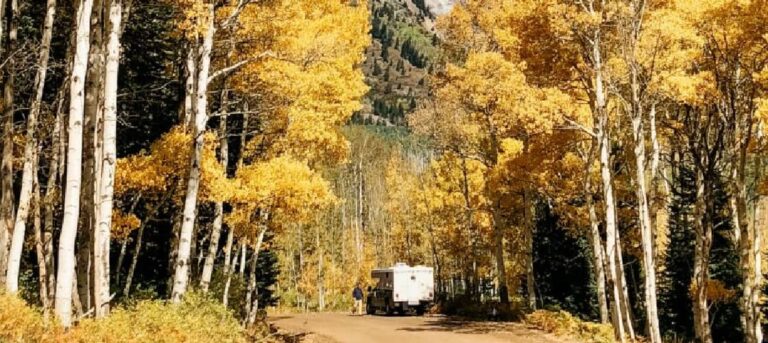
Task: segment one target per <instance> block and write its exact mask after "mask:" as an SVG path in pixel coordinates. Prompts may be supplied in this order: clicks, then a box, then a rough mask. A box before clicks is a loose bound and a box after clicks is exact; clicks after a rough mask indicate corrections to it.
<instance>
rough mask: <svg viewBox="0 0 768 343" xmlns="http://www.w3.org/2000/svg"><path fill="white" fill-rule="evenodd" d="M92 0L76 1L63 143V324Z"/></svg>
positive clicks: (68, 306) (59, 298) (67, 314)
mask: <svg viewBox="0 0 768 343" xmlns="http://www.w3.org/2000/svg"><path fill="white" fill-rule="evenodd" d="M92 7H93V0H82V1H79V2H78V4H77V14H76V21H75V31H76V32H77V35H76V39H75V54H74V56H73V65H72V75H71V77H70V102H69V129H68V134H69V139H68V145H67V172H66V174H67V176H66V189H65V193H64V219H63V220H62V226H61V235H60V238H59V256H58V271H57V277H56V281H57V282H56V315H57V317H58V318H59V320H60V321H61V324H62V325H63V326H64V327H69V326H71V325H72V285H73V279H72V276H73V274H74V272H75V270H74V269H75V261H74V259H75V251H74V250H75V236H76V235H77V223H78V218H79V216H80V186H81V180H82V174H81V171H80V167H81V164H82V149H83V136H82V133H83V105H84V102H85V99H84V97H83V93H84V88H85V87H84V86H85V84H84V81H85V75H86V72H87V68H88V66H87V63H88V62H87V61H88V51H89V49H90V28H89V25H90V17H91V9H92Z"/></svg>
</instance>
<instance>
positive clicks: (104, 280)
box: [93, 0, 123, 318]
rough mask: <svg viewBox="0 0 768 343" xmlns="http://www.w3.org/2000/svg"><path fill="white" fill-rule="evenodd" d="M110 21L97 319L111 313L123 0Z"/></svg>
mask: <svg viewBox="0 0 768 343" xmlns="http://www.w3.org/2000/svg"><path fill="white" fill-rule="evenodd" d="M108 4H109V5H108V10H109V22H108V25H107V27H108V30H107V35H108V38H107V51H106V52H107V57H106V63H105V67H104V71H105V73H104V122H103V129H102V134H103V136H102V153H101V160H97V161H96V164H99V165H100V168H97V171H100V172H101V177H100V178H99V182H98V187H99V191H98V197H99V199H97V201H96V204H97V206H96V210H98V211H99V213H97V218H98V221H97V222H96V225H97V227H96V230H95V231H94V235H95V236H94V268H93V270H94V282H93V283H94V285H93V286H94V305H95V314H96V317H97V318H100V317H104V316H106V315H107V314H109V301H110V298H111V296H110V292H109V284H110V283H109V275H110V270H109V269H110V268H109V267H110V266H109V255H110V254H109V250H110V249H109V248H110V238H111V237H110V236H111V229H112V207H113V203H114V183H115V163H116V162H117V79H118V72H119V67H120V32H119V30H120V28H121V27H122V23H121V22H122V14H123V6H122V0H111V1H109V2H108Z"/></svg>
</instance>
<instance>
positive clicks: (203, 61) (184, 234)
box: [171, 5, 215, 303]
mask: <svg viewBox="0 0 768 343" xmlns="http://www.w3.org/2000/svg"><path fill="white" fill-rule="evenodd" d="M207 12H208V23H207V24H208V30H207V31H206V33H205V37H204V38H203V44H202V46H201V49H200V69H199V71H198V79H197V94H196V96H197V101H196V104H197V108H196V111H195V127H194V130H193V137H194V142H195V143H194V144H195V146H194V149H193V152H192V156H191V161H190V165H191V166H190V172H189V181H188V183H187V194H186V198H185V199H184V221H183V222H182V225H181V232H180V234H179V249H178V254H177V257H176V271H175V273H174V278H173V290H172V293H171V300H172V301H173V302H174V303H178V302H181V299H182V297H183V296H184V294H185V293H186V291H187V285H188V283H189V258H190V251H191V248H192V247H191V243H192V233H193V231H194V226H195V219H196V209H197V193H198V190H199V186H200V159H201V157H202V156H201V155H202V150H203V143H204V139H203V133H204V132H205V125H206V123H207V121H208V112H207V111H208V94H207V93H208V74H209V71H210V65H211V49H212V48H213V35H214V32H215V27H214V8H213V5H208V11H207Z"/></svg>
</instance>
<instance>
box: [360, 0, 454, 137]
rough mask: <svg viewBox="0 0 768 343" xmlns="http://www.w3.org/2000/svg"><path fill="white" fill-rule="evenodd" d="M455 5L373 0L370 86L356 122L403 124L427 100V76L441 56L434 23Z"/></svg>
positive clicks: (441, 0) (367, 67) (446, 0)
mask: <svg viewBox="0 0 768 343" xmlns="http://www.w3.org/2000/svg"><path fill="white" fill-rule="evenodd" d="M453 2H454V0H371V1H370V2H369V3H368V6H369V8H370V11H371V36H372V44H371V46H370V47H369V48H368V50H367V51H366V60H365V64H364V71H365V75H366V82H367V83H368V85H369V86H370V87H371V90H370V92H369V93H368V95H367V96H366V100H365V105H364V108H363V110H362V111H361V112H360V113H357V114H355V116H354V117H353V119H352V122H353V123H359V124H373V125H385V126H393V125H395V126H401V125H404V120H405V119H404V118H405V115H406V114H407V113H408V112H409V111H411V110H413V109H414V108H415V107H416V106H417V104H418V102H419V101H420V100H421V99H423V98H424V97H426V95H427V90H428V84H427V83H428V82H429V80H428V78H427V75H428V74H429V72H430V71H431V69H432V64H433V61H434V60H435V59H436V57H437V54H438V48H437V47H438V46H439V40H438V37H437V35H436V34H435V32H434V18H435V17H436V16H437V15H440V14H443V13H445V12H447V11H448V10H450V7H451V6H452V4H453Z"/></svg>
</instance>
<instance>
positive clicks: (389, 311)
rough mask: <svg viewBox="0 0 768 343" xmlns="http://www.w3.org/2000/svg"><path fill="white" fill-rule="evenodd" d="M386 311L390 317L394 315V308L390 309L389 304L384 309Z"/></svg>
mask: <svg viewBox="0 0 768 343" xmlns="http://www.w3.org/2000/svg"><path fill="white" fill-rule="evenodd" d="M384 310H385V312H387V315H388V316H391V315H392V308H391V307H389V304H387V306H386V307H385V308H384Z"/></svg>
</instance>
